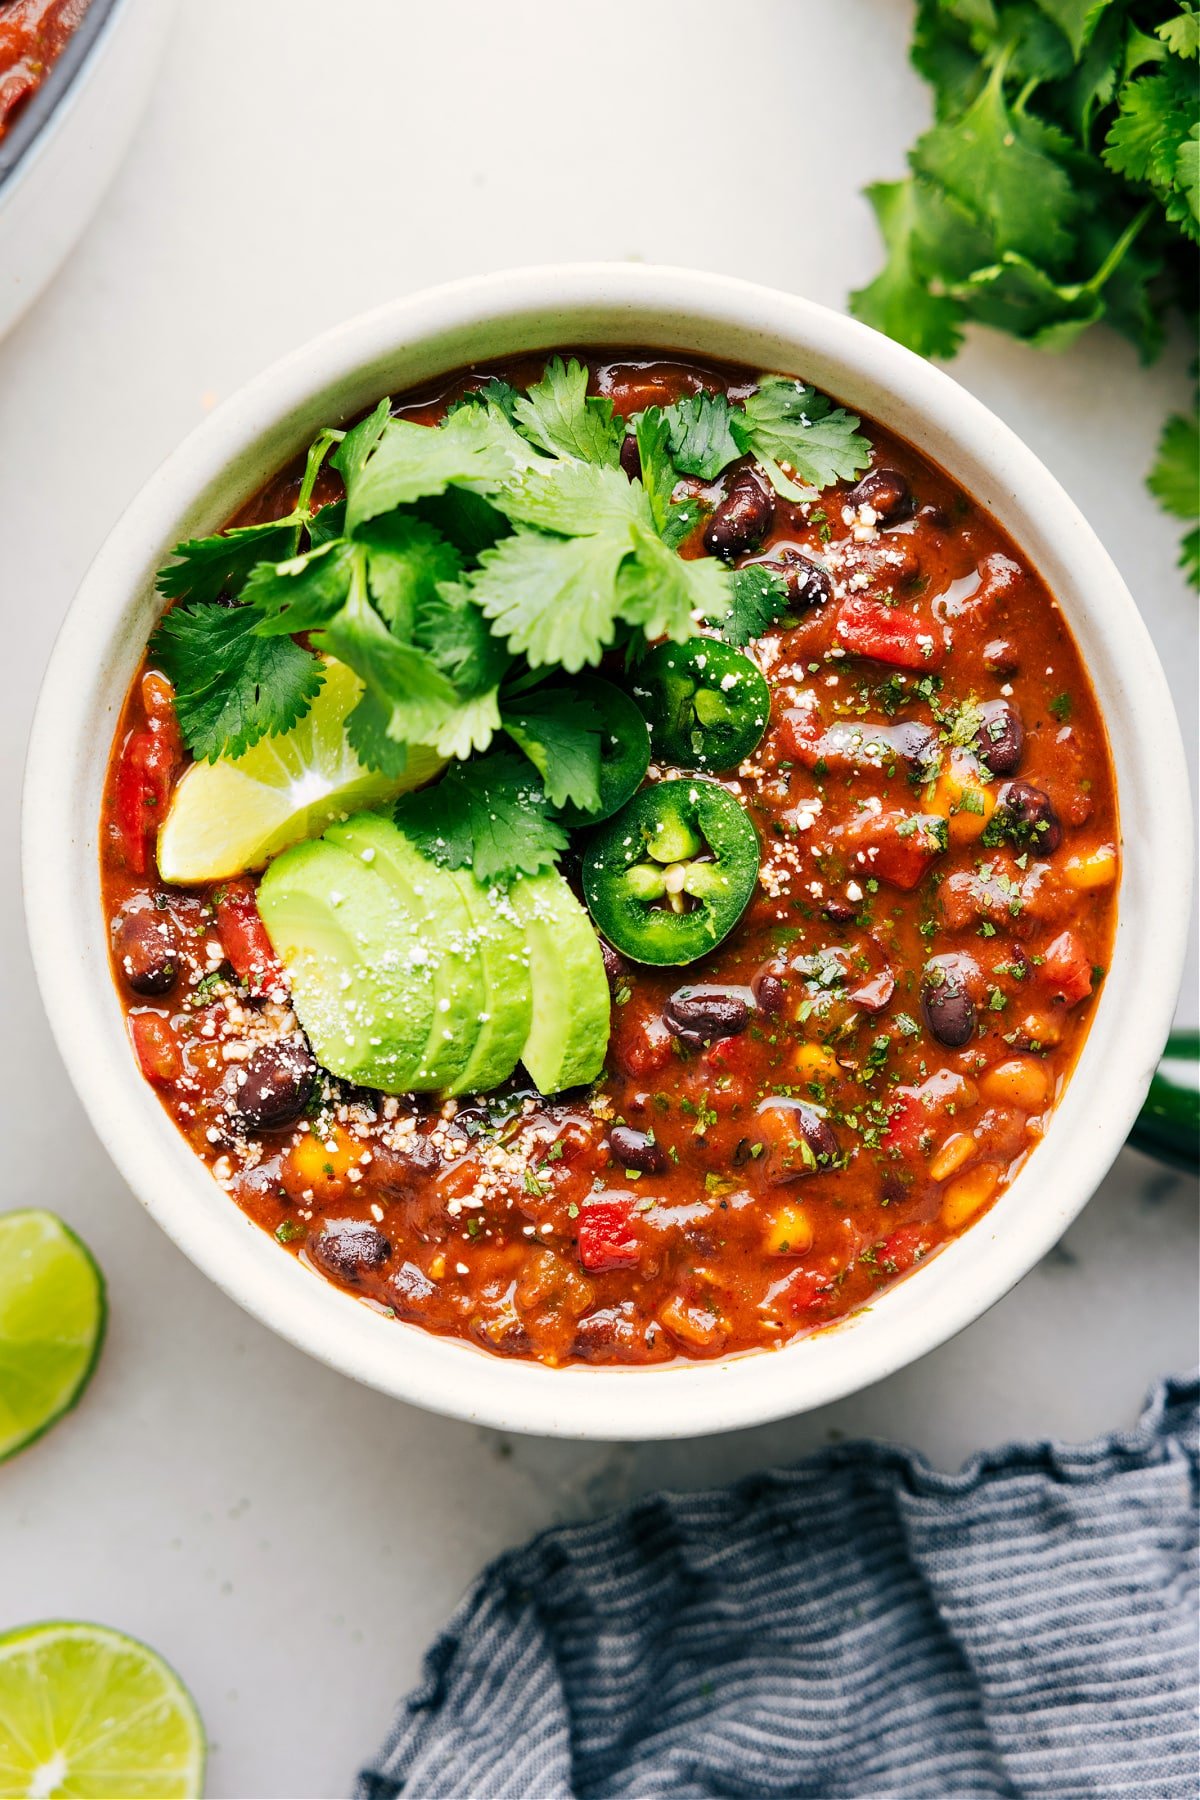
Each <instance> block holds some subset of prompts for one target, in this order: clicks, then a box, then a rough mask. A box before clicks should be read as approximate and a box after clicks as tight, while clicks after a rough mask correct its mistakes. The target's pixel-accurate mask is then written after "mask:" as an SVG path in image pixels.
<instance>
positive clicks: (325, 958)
mask: <svg viewBox="0 0 1200 1800" xmlns="http://www.w3.org/2000/svg"><path fill="white" fill-rule="evenodd" d="M258 909H259V912H260V913H261V915H262V920H263V924H264V925H265V926H266V928H267V934H268V936H269V937H270V939H271V943H272V944H273V946H274V948H275V954H276V955H277V956H278V957H279V959H280V961H281V962H282V963H283V965H284V967H285V968H286V970H287V973H288V980H289V982H290V984H291V989H292V1000H293V1004H294V1005H295V1008H296V1014H297V1017H298V1018H299V1020H300V1023H301V1024H302V1025H303V1027H304V1029H305V1031H306V1032H307V1033H308V1037H309V1041H310V1043H311V1044H312V1047H313V1052H314V1054H315V1056H316V1057H317V1059H318V1061H319V1062H321V1063H322V1064H323V1065H324V1067H325V1068H327V1069H329V1070H331V1072H332V1073H333V1074H334V1075H340V1076H342V1078H343V1079H344V1080H346V1081H353V1082H357V1083H360V1084H362V1085H363V1086H367V1087H377V1088H382V1089H383V1090H384V1092H385V1093H390V1094H403V1093H406V1092H408V1091H409V1090H410V1089H411V1088H412V1084H413V1078H414V1076H415V1074H416V1072H417V1070H418V1069H419V1067H420V1065H421V1059H422V1057H423V1056H424V1054H425V1047H426V1044H427V1043H428V1041H429V1034H430V1031H431V1030H432V1027H433V1018H434V1001H435V996H434V988H433V971H432V968H431V967H430V963H429V956H428V950H427V947H426V945H425V944H424V942H423V941H422V939H421V936H420V934H419V933H418V930H417V927H416V921H415V920H414V919H413V917H412V915H411V913H409V912H406V911H405V909H404V908H403V907H402V906H401V905H400V903H399V901H398V900H397V899H396V898H395V896H394V894H393V892H392V890H391V888H390V887H389V886H388V884H387V883H386V882H385V881H383V880H381V878H380V877H379V876H378V875H376V874H375V873H374V872H373V871H372V870H371V869H370V868H368V867H367V866H366V865H365V864H364V863H362V862H361V861H360V860H359V859H358V857H356V856H351V854H350V853H349V851H348V850H343V849H341V848H340V847H339V846H338V845H337V844H331V843H330V842H329V841H328V840H327V839H325V838H317V839H316V840H315V841H314V842H311V843H307V844H297V845H296V847H295V848H294V849H292V850H285V851H284V853H283V855H282V856H278V857H276V859H275V861H274V862H273V863H272V864H271V866H270V868H269V869H268V870H267V872H266V874H265V875H264V876H263V878H262V881H261V883H260V884H259V889H258Z"/></svg>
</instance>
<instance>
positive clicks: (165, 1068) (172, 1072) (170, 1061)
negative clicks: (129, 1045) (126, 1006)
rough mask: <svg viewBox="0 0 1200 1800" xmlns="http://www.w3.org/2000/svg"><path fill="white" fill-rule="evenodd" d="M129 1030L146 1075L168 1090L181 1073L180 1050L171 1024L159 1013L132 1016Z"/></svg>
mask: <svg viewBox="0 0 1200 1800" xmlns="http://www.w3.org/2000/svg"><path fill="white" fill-rule="evenodd" d="M129 1030H130V1034H131V1035H132V1037H133V1048H134V1050H135V1052H136V1054H137V1059H138V1062H139V1063H140V1064H141V1070H142V1074H143V1075H144V1076H145V1077H146V1080H147V1081H152V1082H154V1083H155V1085H156V1086H157V1087H165V1086H167V1084H168V1083H170V1082H172V1081H174V1080H175V1079H176V1078H177V1076H178V1075H179V1072H180V1067H181V1065H180V1061H179V1046H178V1044H177V1043H176V1042H175V1034H174V1032H173V1031H172V1030H171V1027H170V1026H169V1025H168V1024H167V1021H166V1020H165V1019H164V1018H162V1017H161V1016H160V1015H159V1014H158V1013H131V1014H130V1017H129Z"/></svg>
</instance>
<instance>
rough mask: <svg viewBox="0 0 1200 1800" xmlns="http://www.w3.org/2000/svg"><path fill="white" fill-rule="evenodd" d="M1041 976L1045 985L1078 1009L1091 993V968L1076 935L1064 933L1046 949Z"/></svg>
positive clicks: (1071, 932) (1040, 971)
mask: <svg viewBox="0 0 1200 1800" xmlns="http://www.w3.org/2000/svg"><path fill="white" fill-rule="evenodd" d="M1039 974H1040V976H1041V979H1042V984H1043V986H1045V987H1048V988H1049V989H1050V992H1051V993H1052V994H1057V995H1058V996H1059V998H1060V999H1062V1000H1065V1001H1066V1003H1067V1005H1068V1006H1075V1005H1076V1004H1077V1003H1078V1002H1079V1001H1080V1000H1086V999H1087V997H1088V995H1089V994H1090V993H1091V991H1092V965H1091V961H1090V959H1089V957H1088V954H1087V951H1086V950H1085V949H1084V947H1083V945H1082V944H1081V943H1080V941H1079V939H1078V938H1077V937H1076V935H1075V933H1074V932H1073V931H1061V932H1060V933H1059V935H1058V936H1057V937H1056V938H1055V940H1054V942H1053V943H1052V944H1050V945H1048V946H1047V948H1046V951H1045V960H1044V961H1043V963H1042V966H1041V969H1040V970H1039Z"/></svg>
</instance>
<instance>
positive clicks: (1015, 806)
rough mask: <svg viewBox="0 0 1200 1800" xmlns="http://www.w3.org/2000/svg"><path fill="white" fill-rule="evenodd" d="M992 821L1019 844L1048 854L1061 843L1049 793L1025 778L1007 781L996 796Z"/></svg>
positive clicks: (1060, 835)
mask: <svg viewBox="0 0 1200 1800" xmlns="http://www.w3.org/2000/svg"><path fill="white" fill-rule="evenodd" d="M993 823H994V824H995V825H997V826H998V827H999V829H1000V830H1001V831H1003V832H1005V833H1006V834H1007V835H1008V836H1009V837H1011V838H1013V839H1014V840H1015V841H1016V842H1017V843H1019V844H1027V845H1032V847H1033V848H1034V849H1035V850H1037V851H1039V852H1045V853H1046V854H1049V853H1050V852H1052V851H1054V850H1057V849H1058V846H1059V845H1060V844H1061V843H1062V825H1061V824H1060V822H1059V817H1058V814H1057V813H1056V812H1055V810H1054V808H1053V806H1052V805H1051V803H1050V796H1049V794H1044V793H1043V792H1042V790H1041V788H1036V787H1034V786H1032V784H1031V783H1030V782H1028V781H1006V782H1005V784H1004V786H1003V787H1002V788H1001V789H1000V792H999V793H998V794H997V796H996V812H995V816H994V819H993Z"/></svg>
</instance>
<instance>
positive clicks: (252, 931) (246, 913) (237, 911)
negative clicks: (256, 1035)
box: [216, 879, 287, 995]
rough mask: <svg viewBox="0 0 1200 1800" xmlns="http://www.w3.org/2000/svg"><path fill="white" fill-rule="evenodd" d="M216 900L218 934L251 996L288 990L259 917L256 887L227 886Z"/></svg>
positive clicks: (241, 882) (242, 883)
mask: <svg viewBox="0 0 1200 1800" xmlns="http://www.w3.org/2000/svg"><path fill="white" fill-rule="evenodd" d="M216 900H217V931H218V932H219V934H220V938H221V942H222V944H223V945H224V946H225V954H226V956H227V957H228V958H229V961H230V962H231V963H232V965H233V972H234V974H235V975H236V976H237V977H238V980H239V981H241V982H243V983H244V984H245V986H246V988H247V989H248V991H249V992H250V993H251V994H256V995H261V994H270V993H275V992H277V991H278V990H279V989H280V988H282V989H285V990H286V988H287V976H286V975H285V974H284V970H283V964H282V963H281V962H280V960H279V958H278V957H277V956H276V954H275V951H274V949H273V948H272V945H271V940H270V938H269V937H268V936H267V928H266V926H265V925H264V924H263V922H262V919H261V918H260V916H259V911H258V900H257V897H256V891H255V887H254V883H253V882H252V881H246V880H244V879H239V880H237V881H229V882H226V884H225V886H224V887H223V888H221V889H219V890H218V893H217V896H216Z"/></svg>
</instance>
